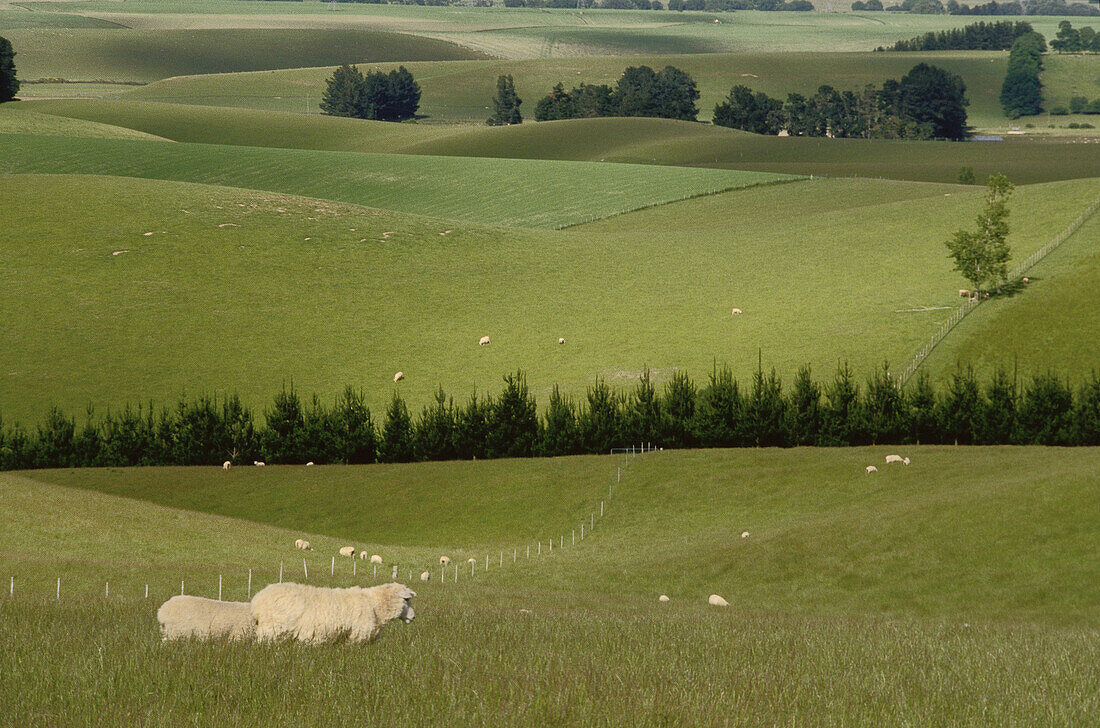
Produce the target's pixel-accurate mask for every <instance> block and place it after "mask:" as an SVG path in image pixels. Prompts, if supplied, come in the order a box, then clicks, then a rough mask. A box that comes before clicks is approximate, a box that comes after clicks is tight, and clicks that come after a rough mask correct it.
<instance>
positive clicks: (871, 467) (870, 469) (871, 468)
mask: <svg viewBox="0 0 1100 728" xmlns="http://www.w3.org/2000/svg"><path fill="white" fill-rule="evenodd" d="M866 470H867V473H868V474H870V473H877V472H878V468H876V467H875V466H874V465H868V466H867V468H866Z"/></svg>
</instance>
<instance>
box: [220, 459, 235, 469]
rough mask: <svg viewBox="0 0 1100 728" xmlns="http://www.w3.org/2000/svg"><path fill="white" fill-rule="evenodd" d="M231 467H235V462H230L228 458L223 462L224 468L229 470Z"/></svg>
mask: <svg viewBox="0 0 1100 728" xmlns="http://www.w3.org/2000/svg"><path fill="white" fill-rule="evenodd" d="M231 467H233V463H231V462H229V461H228V460H226V461H225V462H224V463H222V470H229V469H230V468H231Z"/></svg>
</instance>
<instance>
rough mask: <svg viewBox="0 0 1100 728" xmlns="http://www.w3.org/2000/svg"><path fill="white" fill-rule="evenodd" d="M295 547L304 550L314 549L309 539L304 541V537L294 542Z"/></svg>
mask: <svg viewBox="0 0 1100 728" xmlns="http://www.w3.org/2000/svg"><path fill="white" fill-rule="evenodd" d="M294 547H295V548H299V549H301V550H302V551H312V550H313V547H312V546H310V545H309V541H303V540H302V539H298V540H297V541H295V542H294Z"/></svg>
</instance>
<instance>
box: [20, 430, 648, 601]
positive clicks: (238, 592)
mask: <svg viewBox="0 0 1100 728" xmlns="http://www.w3.org/2000/svg"><path fill="white" fill-rule="evenodd" d="M657 450H659V448H657V447H655V446H653V445H652V444H651V443H642V444H640V445H635V446H633V447H629V448H615V449H614V450H613V451H612V454H613V455H620V456H622V459H621V460H619V462H618V463H617V464H616V466H615V470H614V473H613V474H612V478H611V481H610V483H609V484H608V486H607V493H606V495H604V494H603V493H602V492H601V493H598V494H596V496H595V497H594V498H593V500H592V501H591V506H590V512H589V513H588V517H587V518H583V517H582V518H581V519H580V520H579V521H578V522H576V523H574V524H571V525H569V526H568V527H566V528H561V527H560V526H559V527H557V528H549V527H542V528H540V529H539V531H540V532H541V533H540V535H539V536H536V538H534V539H531V540H529V541H527V542H525V543H524V544H523V545H513V546H511V547H506V548H501V547H499V546H497V547H496V548H494V549H493V550H492V551H490V552H488V553H484V554H482V553H481V552H476V553H477V554H478V555H477V556H476V557H474V556H471V557H469V558H467V559H466V560H464V561H463V560H460V559H459V558H457V557H456V558H455V559H453V560H451V559H449V558H448V560H447V561H446V563H443V562H442V561H433V562H432V563H429V564H428V565H427V566H425V564H424V562H422V561H421V562H419V563H385V564H378V563H374V562H370V561H368V560H367V559H365V558H363V557H362V556H360V553H366V552H359V551H358V550H357V551H356V555H355V556H352V557H351V558H348V557H347V556H343V555H340V556H337V555H332V554H324V555H322V554H316V553H312V552H308V553H304V552H299V554H300V555H296V556H294V557H290V558H284V559H282V560H280V561H278V562H272V563H270V564H268V565H261V566H259V567H254V568H246V567H241V566H235V567H229V568H226V569H224V570H221V571H220V572H219V573H217V574H216V575H215V574H204V575H197V574H195V573H194V572H193V571H191V572H188V573H187V574H186V575H182V574H181V575H179V576H176V577H172V576H170V575H168V574H166V573H164V571H163V570H159V572H158V571H156V570H154V571H151V572H150V574H149V575H148V576H141V575H138V574H135V573H134V572H133V571H131V572H130V573H128V574H126V575H122V574H115V575H114V576H112V577H111V578H104V579H103V580H102V581H98V579H97V578H96V577H91V576H90V575H89V576H73V575H72V574H71V572H70V573H69V575H67V576H53V575H49V574H48V573H45V572H44V570H42V569H35V570H34V571H33V572H26V571H24V572H23V573H20V574H10V575H9V582H8V597H9V598H16V597H17V596H18V597H24V596H27V595H30V596H32V597H37V598H40V599H41V598H46V599H49V600H51V601H56V602H60V601H62V600H63V599H65V598H66V597H69V598H70V599H73V598H79V599H87V598H88V596H89V595H94V594H96V593H97V592H98V594H99V595H100V596H102V597H103V598H104V599H105V600H110V601H120V600H150V599H153V600H161V601H163V600H165V599H168V598H169V597H171V596H173V595H175V594H189V595H192V596H203V597H207V598H210V599H214V598H216V599H218V600H219V601H222V600H223V599H224V600H226V601H235V600H244V601H248V600H250V599H251V598H252V596H253V595H254V594H255V593H256V592H257V591H259V590H260V589H262V588H263V587H264V586H266V585H268V584H273V583H282V582H284V581H295V582H299V583H308V584H312V585H314V586H329V587H339V586H351V585H362V584H377V583H383V582H387V581H397V580H399V579H402V578H406V577H407V580H408V582H409V583H416V584H421V586H423V584H422V582H429V583H436V584H440V585H441V586H442V585H447V584H458V583H460V582H467V581H469V580H471V579H474V578H476V577H477V576H479V575H482V574H486V573H488V572H489V571H490V570H504V569H505V568H507V567H508V566H518V565H519V564H525V563H526V564H532V565H534V564H537V563H540V562H542V563H545V559H546V557H548V556H551V555H553V553H554V552H555V551H558V552H562V551H564V550H566V549H571V548H572V547H575V546H577V545H579V544H581V543H582V542H583V541H584V540H585V539H589V538H591V535H592V533H593V532H594V531H595V530H596V526H597V525H599V523H600V521H601V520H602V519H603V518H604V517H605V515H606V514H607V513H608V512H609V506H610V503H611V500H612V498H614V496H615V492H616V487H617V486H618V485H619V484H620V483H621V482H622V480H623V475H624V472H625V471H626V470H627V468H628V466H629V465H630V464H631V462H632V461H633V460H634V458H635V457H637V456H638V455H642V454H644V453H652V452H656V451H657ZM472 552H473V550H465V553H467V554H468V553H472ZM181 576H182V578H181ZM74 582H75V583H74ZM0 588H2V587H0ZM417 588H420V587H419V586H418V587H417Z"/></svg>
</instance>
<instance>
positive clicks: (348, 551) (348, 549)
mask: <svg viewBox="0 0 1100 728" xmlns="http://www.w3.org/2000/svg"><path fill="white" fill-rule="evenodd" d="M340 555H341V556H350V557H352V558H353V559H354V558H355V547H354V546H343V547H341V548H340Z"/></svg>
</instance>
